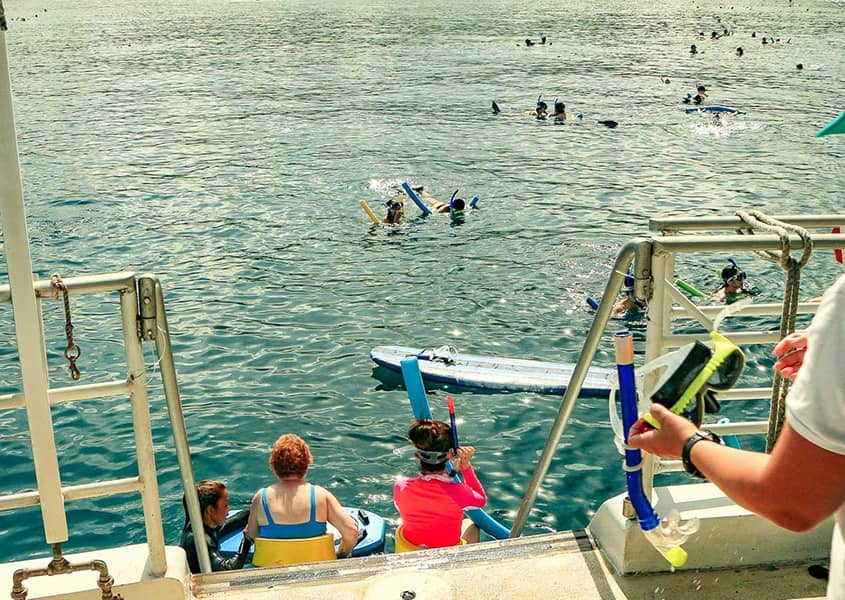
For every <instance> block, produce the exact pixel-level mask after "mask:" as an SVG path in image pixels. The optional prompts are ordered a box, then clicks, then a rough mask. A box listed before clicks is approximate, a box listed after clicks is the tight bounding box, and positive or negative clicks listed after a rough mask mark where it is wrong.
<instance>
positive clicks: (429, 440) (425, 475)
mask: <svg viewBox="0 0 845 600" xmlns="http://www.w3.org/2000/svg"><path fill="white" fill-rule="evenodd" d="M408 439H409V440H410V441H411V443H412V444H414V447H415V448H416V449H417V451H416V453H415V456H416V458H417V460H418V461H419V463H420V474H419V475H418V476H416V477H411V478H408V477H400V478H399V479H397V481H396V484H395V485H394V486H393V503H394V504H395V505H396V508H397V509H398V510H399V516H400V517H401V518H402V523H403V526H404V529H403V533H404V536H405V539H407V540H408V541H409V542H411V543H412V544H416V545H417V546H425V547H427V548H442V547H444V546H456V545H458V544H460V543H461V539H463V540H464V541H466V542H469V543H472V542H477V541H478V539H479V537H478V536H479V533H478V527H476V526H475V525H474V524H473V523H472V521H470V520H469V519H464V509H465V508H469V507H478V508H480V507H482V506H484V503H485V502H487V494H485V493H484V488H483V487H482V486H481V482H480V481H479V480H478V477H476V476H475V471H474V470H473V468H472V465H471V464H470V460H471V459H472V457H473V455H474V454H475V448H473V447H472V446H466V447H462V448H458V450H457V453H456V452H455V451H454V450H452V447H451V446H452V431H451V428H450V427H449V425H448V424H447V423H444V422H442V421H432V420H428V419H420V420H418V421H416V422H415V423H414V424H413V425H411V428H410V429H409V430H408ZM449 460H452V462H453V468H454V470H455V471H459V472H460V473H461V474H462V475H463V477H464V481H463V482H457V481H455V480H454V479H453V478H452V477H451V476H449V475H448V474H447V473H446V462H447V461H449Z"/></svg>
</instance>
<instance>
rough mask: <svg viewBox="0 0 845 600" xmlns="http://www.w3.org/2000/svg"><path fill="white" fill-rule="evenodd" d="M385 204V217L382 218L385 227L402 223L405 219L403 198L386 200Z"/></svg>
mask: <svg viewBox="0 0 845 600" xmlns="http://www.w3.org/2000/svg"><path fill="white" fill-rule="evenodd" d="M386 204H387V216H386V217H384V221H382V223H384V224H385V225H398V224H399V223H401V222H402V220H403V219H404V218H405V203H404V198H403V197H402V196H399V197H397V198H394V199H392V200H388V201H387V202H386Z"/></svg>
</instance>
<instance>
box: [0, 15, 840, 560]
mask: <svg viewBox="0 0 845 600" xmlns="http://www.w3.org/2000/svg"><path fill="white" fill-rule="evenodd" d="M4 4H5V6H6V12H7V18H9V25H10V28H9V32H8V33H7V36H6V39H7V44H8V51H9V59H10V65H11V70H12V73H11V75H12V84H13V90H14V94H15V103H16V117H17V127H18V143H19V147H20V155H21V167H22V171H23V180H24V192H25V198H26V202H27V207H28V208H27V210H28V219H29V229H30V237H31V240H32V254H33V262H34V268H35V270H36V272H37V273H38V274H39V276H41V277H49V275H50V274H51V273H52V272H54V271H59V272H61V274H62V275H63V276H65V277H68V276H74V275H83V274H91V273H98V272H107V271H118V270H134V271H137V272H139V273H140V272H145V271H151V272H154V273H156V274H158V275H159V276H160V277H161V278H162V280H163V284H164V288H165V294H166V298H167V301H168V304H167V306H168V318H169V323H170V327H171V333H172V336H173V344H174V347H173V350H174V353H175V358H176V366H177V370H178V372H179V375H180V383H181V391H182V397H183V402H184V405H185V418H186V422H187V427H188V432H189V436H190V442H191V446H192V450H193V454H194V468H195V472H196V476H197V478H198V479H202V478H218V479H223V480H224V481H226V483H227V484H228V485H229V487H230V489H231V490H232V494H233V505H234V504H242V505H245V504H246V502H248V500H249V498H250V497H251V495H252V493H253V492H254V491H255V490H256V489H257V488H259V487H260V486H262V485H265V484H267V483H268V482H270V481H271V480H272V476H271V472H270V470H269V468H268V465H267V455H268V449H269V446H270V444H271V443H272V442H273V440H275V438H276V437H277V436H278V435H280V434H282V433H286V432H295V433H298V434H299V435H301V436H303V437H304V438H305V439H307V440H308V441H309V443H310V444H311V447H312V451H313V453H314V456H315V461H316V463H315V465H314V466H313V468H312V471H311V475H310V477H311V479H312V481H314V482H317V483H320V484H322V485H325V486H326V487H328V488H329V489H331V490H332V491H333V492H334V493H335V494H336V495H337V496H338V498H339V499H340V500H341V502H342V503H344V504H346V505H350V506H361V507H366V508H369V509H370V510H373V511H375V512H377V513H380V514H382V515H384V516H385V517H388V518H389V519H391V520H395V519H396V516H397V515H396V512H395V509H394V508H393V506H392V502H391V495H392V482H393V479H394V478H395V476H396V475H397V474H400V473H411V472H412V471H413V466H414V461H413V458H412V455H411V453H410V452H409V449H408V447H407V445H406V443H405V442H404V437H403V436H404V432H405V431H406V429H407V427H408V425H409V422H410V411H409V409H408V403H407V399H406V395H405V392H404V389H403V388H402V387H401V385H400V383H399V381H398V379H397V378H396V377H390V376H387V375H385V374H383V373H381V372H378V371H377V372H375V373H374V371H373V364H372V363H371V362H370V360H369V358H368V352H369V350H370V349H371V348H372V347H373V346H376V345H380V344H403V345H412V346H420V347H433V346H439V345H442V344H450V345H453V346H456V347H457V348H459V349H461V350H464V351H467V352H473V353H479V354H490V355H500V356H518V357H527V358H541V359H548V360H557V361H567V362H574V361H575V360H576V359H577V356H578V353H579V351H580V348H581V344H582V342H583V337H584V335H585V333H586V332H587V330H588V328H589V326H590V323H591V319H592V314H591V313H590V312H589V311H588V310H587V308H586V305H585V303H584V298H585V296H586V295H587V294H593V295H595V294H598V293H600V291H601V290H602V289H603V287H604V282H605V280H606V278H607V276H608V274H609V270H610V268H611V264H612V261H613V259H614V258H615V255H616V253H617V252H618V250H619V248H620V246H621V245H622V244H623V243H624V242H625V241H627V240H628V239H630V238H631V237H633V236H636V235H641V234H643V233H645V232H646V231H647V222H648V217H649V216H653V215H657V214H667V213H668V214H675V215H682V214H689V215H717V214H732V213H733V212H734V211H735V210H736V209H738V208H745V209H752V208H754V209H760V210H763V211H764V212H768V213H770V214H777V213H825V212H842V211H843V208H845V202H843V196H842V181H843V170H842V165H843V160H842V159H843V155H845V146H843V141H842V140H841V139H838V138H836V137H829V138H824V139H816V138H814V137H813V135H814V133H815V132H816V131H817V130H818V129H819V128H820V127H821V126H822V125H824V124H825V123H826V122H828V121H829V120H830V119H832V118H833V117H834V116H835V115H836V114H838V113H839V112H841V110H842V109H843V106H842V101H841V94H840V92H841V90H842V89H843V88H844V87H845V86H843V83H845V64H843V60H842V51H841V49H842V43H843V33H842V32H843V30H845V29H844V28H843V25H845V4H843V2H841V1H833V0H812V1H803V0H802V1H792V2H786V1H782V0H778V1H769V2H762V1H758V0H755V1H750V2H749V1H743V2H734V3H728V2H721V1H709V0H702V1H696V2H692V1H681V0H669V1H668V2H660V3H656V2H639V1H638V2H630V1H627V0H626V1H622V0H607V1H604V2H594V1H590V0H576V1H575V2H572V3H568V4H567V5H566V6H565V7H562V6H561V5H560V4H559V3H555V2H549V1H547V0H540V1H538V2H531V3H525V2H515V1H513V0H480V1H478V2H472V3H469V2H452V1H448V0H431V1H420V0H415V1H413V2H403V3H398V2H393V1H389V0H341V1H334V0H333V1H329V0H308V1H305V0H286V1H284V2H278V1H234V2H225V1H220V0H208V1H203V2H192V1H187V2H185V1H181V0H180V1H178V2H177V1H175V0H167V1H164V0H159V1H153V2H145V3H140V2H134V1H133V2H130V1H128V0H109V1H105V0H80V1H78V2H69V1H57V2H50V3H48V2H44V1H40V0H39V1H34V0H6V2H5V3H4ZM724 28H728V29H729V30H730V31H731V32H732V35H730V36H728V37H725V38H721V39H718V40H716V41H710V40H709V39H699V37H698V35H697V34H698V33H699V32H704V33H705V34H707V35H706V36H705V37H709V32H710V31H721V30H722V29H724ZM752 32H755V33H756V37H754V38H752V37H751V35H752ZM542 35H545V36H547V38H548V40H549V41H550V42H551V44H550V45H547V46H545V47H533V48H526V47H525V46H524V44H523V42H522V40H524V39H525V38H533V39H534V40H537V39H538V38H539V37H540V36H542ZM763 36H766V37H770V36H774V37H776V38H780V39H781V43H779V44H773V45H766V46H764V45H762V44H761V39H762V37H763ZM693 43H695V44H696V45H697V46H698V48H699V50H700V53H699V54H698V55H696V56H691V55H690V53H689V46H690V44H693ZM739 46H741V47H743V48H744V50H745V53H744V55H743V56H742V57H741V58H740V57H737V56H736V54H735V48H736V47H739ZM798 63H801V64H803V65H804V69H803V70H800V71H799V70H798V69H796V65H797V64H798ZM666 79H668V83H665V81H666ZM699 83H700V84H703V85H705V86H706V87H707V90H708V93H709V94H710V98H709V100H710V101H711V102H713V103H718V104H727V105H732V106H735V107H737V108H739V109H741V110H743V111H745V112H746V113H747V114H745V115H740V116H737V117H735V118H733V119H730V120H729V121H728V122H726V123H725V124H722V125H718V124H714V123H713V122H712V121H711V120H710V119H708V118H706V117H704V116H700V115H685V114H684V113H682V112H681V111H680V110H679V107H680V103H679V100H680V98H681V97H683V96H684V95H685V94H686V93H687V92H689V91H692V90H694V89H695V86H696V85H697V84H699ZM540 94H542V95H543V97H544V98H545V99H546V101H547V102H549V104H550V105H551V101H552V100H553V99H554V98H555V97H559V98H560V99H562V100H563V101H564V102H565V103H566V105H567V110H570V111H573V112H583V113H584V119H583V121H578V122H572V123H569V122H567V123H565V124H554V123H552V122H538V121H536V120H534V119H531V118H527V117H525V116H524V115H523V112H524V111H527V110H531V109H532V108H533V107H534V103H535V102H536V99H537V96H538V95H540ZM493 100H495V101H496V102H497V103H498V104H499V106H500V107H501V108H502V111H503V112H502V114H500V115H498V116H494V115H492V114H491V111H490V104H491V102H492V101H493ZM606 119H612V120H615V121H617V122H618V123H619V126H618V127H617V128H615V129H608V128H606V127H604V126H602V125H600V124H598V123H597V121H598V120H606ZM405 179H408V180H411V181H413V182H416V183H419V184H424V185H425V186H426V188H427V189H428V190H429V191H430V192H431V193H432V194H434V195H435V196H439V197H441V198H448V197H449V195H450V194H451V193H452V192H453V191H454V190H455V189H459V190H460V195H461V196H463V197H465V198H469V197H470V196H472V195H473V194H478V195H479V196H480V198H481V201H480V203H479V209H478V210H477V211H473V212H471V213H469V214H468V215H467V217H466V219H465V221H464V222H463V223H461V224H458V225H452V224H450V222H449V220H448V218H447V217H444V216H442V215H441V216H437V215H435V216H433V217H431V218H428V219H419V218H417V217H416V211H415V209H412V207H411V206H408V209H407V210H408V213H409V215H410V216H411V217H412V218H411V221H410V223H409V224H408V225H407V226H406V227H403V228H399V229H394V230H387V229H385V228H381V227H372V226H370V224H369V220H368V218H367V216H366V215H365V214H364V212H363V211H362V210H361V208H360V207H359V205H358V200H359V199H360V198H365V199H366V200H367V201H368V202H369V204H370V205H371V206H373V208H374V209H375V210H376V212H378V213H380V214H383V212H384V207H383V204H382V203H383V202H384V200H386V199H387V198H388V197H389V195H390V193H391V192H390V189H391V186H395V185H396V184H397V183H398V182H401V181H402V180H405ZM737 258H738V259H739V260H740V262H741V265H742V266H743V267H744V268H745V269H746V270H747V271H748V272H749V274H750V277H751V279H752V280H753V282H754V283H756V284H757V285H758V286H760V287H761V288H762V289H764V290H765V291H767V293H768V294H769V295H771V296H772V297H777V296H778V293H779V292H778V290H779V289H780V287H781V286H782V275H781V274H780V272H779V268H778V267H777V266H774V265H772V264H770V263H766V262H763V261H762V260H760V259H757V258H755V257H752V256H742V257H737ZM726 259H727V256H725V255H713V256H696V257H693V258H689V259H686V260H684V261H681V262H679V264H678V275H680V276H681V277H683V278H684V279H686V280H688V281H690V282H693V283H694V284H696V285H697V286H699V287H702V288H709V289H712V288H715V287H716V285H717V275H716V274H717V272H718V270H719V269H720V268H721V267H722V266H723V265H724V264H725V261H726ZM839 271H840V267H839V266H838V265H837V264H836V263H835V262H834V261H833V260H832V258H831V257H829V256H828V257H824V256H819V257H818V258H817V260H814V261H813V262H812V263H811V265H810V267H808V269H807V271H806V273H805V275H804V278H803V283H804V286H805V292H806V294H807V295H816V294H818V293H820V292H821V291H822V290H823V289H824V288H825V287H826V285H828V284H829V283H830V282H831V281H832V280H833V278H834V276H835V275H836V273H838V272H839ZM4 279H5V276H4ZM73 310H74V325H75V326H76V329H75V336H76V340H77V342H78V343H79V345H80V346H81V347H82V349H83V356H82V358H81V360H80V363H79V366H80V368H81V369H82V372H83V381H84V382H93V381H100V380H106V379H110V378H114V377H120V376H121V373H122V371H121V368H120V366H119V364H118V363H117V357H118V356H119V354H118V353H119V351H120V346H119V339H120V334H119V331H118V328H117V326H118V322H119V321H118V313H117V309H116V305H115V304H114V303H112V304H111V305H104V304H103V303H101V302H100V299H96V300H94V299H88V298H86V299H74V301H73ZM44 311H45V319H46V321H47V326H48V332H47V337H48V341H47V347H48V355H49V359H50V366H51V379H52V382H53V385H69V384H70V383H71V382H70V379H69V377H68V374H67V369H66V367H65V365H64V363H63V360H62V356H61V354H62V350H63V349H64V344H65V342H64V338H63V320H62V318H63V316H62V308H61V304H60V303H55V302H47V303H45V305H44ZM768 324H769V325H771V326H772V327H774V326H775V325H776V322H774V321H772V320H771V319H770V321H769V322H768ZM0 331H1V332H2V333H0V340H3V341H2V342H1V343H0V356H2V361H1V362H0V386H2V389H3V390H4V391H12V390H17V389H19V386H20V383H19V373H18V367H17V361H16V353H15V348H14V329H13V326H12V323H11V310H9V307H8V305H7V306H6V307H5V308H4V309H3V319H2V321H1V322H0ZM768 351H769V349H768V348H765V347H754V348H750V349H749V352H750V367H749V369H748V371H749V373H748V377H749V380H750V381H752V382H753V381H754V380H755V379H759V380H764V379H765V377H766V373H767V372H768V370H769V368H770V367H771V364H772V360H771V359H770V358H769V356H768ZM147 361H148V364H149V365H150V368H149V372H148V377H149V380H150V392H151V400H152V414H153V426H154V436H155V443H156V459H157V465H158V470H159V485H160V488H161V494H162V504H163V505H162V510H163V516H164V520H165V528H166V537H167V540H168V541H169V542H171V543H172V542H175V541H176V540H177V539H178V533H179V528H180V525H181V522H182V518H183V517H182V509H181V505H180V501H179V500H180V497H181V489H180V483H179V478H178V473H177V467H176V459H175V455H174V451H173V443H172V440H171V438H170V434H169V432H168V429H167V414H166V408H165V406H164V401H163V395H162V391H161V386H160V383H159V380H158V377H157V373H156V369H155V361H156V357H155V356H154V354H153V353H152V352H151V351H148V354H147ZM598 361H599V362H600V363H603V364H610V363H611V361H612V353H611V345H610V340H609V336H608V339H606V340H605V341H604V342H603V344H602V347H601V350H600V353H599V356H598ZM374 375H377V377H376V376H374ZM451 391H452V392H453V393H454V394H455V397H456V402H457V406H458V413H459V423H460V433H461V437H462V440H463V441H464V443H466V444H473V445H475V446H476V448H477V457H476V461H475V462H476V465H477V467H478V471H479V474H480V477H481V479H482V481H483V483H484V484H485V486H486V489H487V491H488V493H489V497H490V501H489V505H488V509H489V512H490V513H491V514H493V515H494V516H496V517H498V518H499V519H501V520H502V521H504V522H505V523H508V524H509V523H510V522H511V520H512V518H513V516H514V514H515V512H516V510H517V508H518V506H519V503H520V500H521V498H522V495H523V493H524V491H525V488H526V486H527V484H528V481H529V479H530V477H531V474H532V472H533V469H534V463H535V461H536V459H537V457H538V455H539V453H540V451H541V449H542V446H543V443H544V441H545V437H546V435H547V433H548V430H549V427H550V425H551V422H552V419H553V418H554V415H555V413H556V410H557V406H558V403H559V398H556V397H550V396H542V395H538V394H530V393H510V394H505V393H482V392H480V391H478V390H451ZM446 393H447V390H445V389H444V388H435V389H433V390H432V395H431V399H432V403H433V405H434V410H435V414H436V415H437V416H440V417H441V418H445V415H446V412H445V396H446ZM725 410H726V413H727V414H728V415H729V416H732V417H734V418H735V419H736V418H745V417H749V416H754V417H760V416H761V415H763V414H765V410H766V407H765V406H764V405H763V406H761V405H754V404H751V403H742V405H741V406H729V407H726V408H725ZM53 415H54V419H55V421H56V423H57V432H56V440H57V445H58V448H59V452H60V465H61V468H62V479H63V482H64V483H66V484H73V483H83V482H86V481H91V480H97V479H105V478H117V477H126V476H130V475H132V474H133V473H134V472H135V467H134V463H133V458H132V456H131V454H129V453H128V451H127V449H128V448H131V447H132V445H133V441H132V440H133V438H132V433H131V425H130V424H129V422H128V420H127V417H128V408H127V405H126V403H125V402H120V401H113V400H110V401H93V402H88V403H74V404H66V405H61V406H57V407H55V408H54V409H53ZM0 423H2V428H0V462H2V476H0V492H2V493H11V492H16V491H21V490H25V489H32V488H33V486H34V474H33V469H32V466H31V453H30V450H29V446H28V433H27V428H26V419H25V414H24V413H23V411H6V412H2V413H0ZM751 444H752V446H753V444H754V442H751ZM674 477H679V476H674ZM679 480H680V479H679ZM623 486H624V478H623V476H622V472H621V470H620V469H619V457H618V455H617V454H616V451H615V449H614V448H613V444H612V441H611V435H610V432H609V425H608V416H607V410H606V402H605V401H603V400H600V399H583V400H582V401H580V402H579V404H578V406H577V407H576V408H575V411H574V414H573V418H572V420H571V422H570V424H569V426H568V427H567V430H566V435H565V436H564V438H563V440H562V443H561V445H560V448H559V451H558V453H557V455H556V457H555V459H554V461H553V462H552V465H551V469H550V472H549V475H548V477H547V478H546V480H545V482H544V486H543V489H542V491H541V492H540V495H539V498H538V500H537V503H536V505H535V509H534V511H533V512H532V513H531V516H530V519H529V523H528V527H527V529H526V533H527V534H531V533H536V532H545V531H550V530H560V529H570V528H579V527H583V526H585V525H586V524H587V522H588V520H589V518H590V516H591V514H592V512H593V511H595V509H596V508H597V507H598V506H599V504H600V502H601V500H602V499H604V498H606V497H608V496H611V495H613V494H616V493H618V492H620V491H622V489H623ZM138 504H139V503H138V501H137V497H135V496H121V497H115V498H109V499H100V500H96V501H93V500H92V501H79V502H71V503H68V505H67V509H68V519H69V523H70V527H71V531H72V535H71V539H70V541H69V543H68V544H67V548H69V549H72V550H85V549H91V548H96V547H100V546H104V545H106V546H111V545H118V544H122V543H127V542H138V541H141V540H142V539H143V535H144V534H143V523H142V521H141V519H140V510H139V508H138ZM0 539H2V540H3V541H4V557H6V559H7V560H12V559H15V558H21V557H26V556H31V555H35V554H43V553H44V552H46V547H45V546H44V542H43V533H42V531H41V527H40V520H39V513H38V511H37V509H26V510H23V511H18V512H16V513H14V514H9V513H2V514H0Z"/></svg>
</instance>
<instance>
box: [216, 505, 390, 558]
mask: <svg viewBox="0 0 845 600" xmlns="http://www.w3.org/2000/svg"><path fill="white" fill-rule="evenodd" d="M343 510H345V511H346V512H347V514H349V516H351V517H352V518H353V519H355V521H356V522H357V523H358V543H357V544H356V545H355V547H354V548H353V549H352V556H367V555H369V554H375V553H376V552H384V533H385V523H384V519H383V518H381V517H380V516H379V515H377V514H376V513H374V512H370V511H368V510H364V509H363V508H349V507H346V506H344V507H343ZM244 513H245V514H244ZM246 516H249V509H244V510H242V511H239V512H238V513H236V514H235V515H234V516H230V517H229V518H228V519H227V521H226V522H227V524H228V523H237V524H238V525H239V526H235V527H231V528H227V527H226V525H224V526H223V533H222V534H221V535H220V553H221V554H222V555H223V556H234V555H235V554H237V553H238V548H240V546H241V541H242V540H243V537H244V531H243V528H244V527H245V526H246V518H244V517H246ZM239 517H241V518H243V521H241V520H240V518H239ZM241 523H242V524H241ZM326 529H327V530H328V532H329V533H331V534H332V535H333V536H334V546H335V549H337V548H338V547H339V546H340V541H341V535H340V532H339V531H338V530H337V529H335V528H334V527H333V526H332V524H331V523H326ZM254 551H255V547H254V546H253V548H252V549H250V551H249V556H250V558H252V554H253V552H254Z"/></svg>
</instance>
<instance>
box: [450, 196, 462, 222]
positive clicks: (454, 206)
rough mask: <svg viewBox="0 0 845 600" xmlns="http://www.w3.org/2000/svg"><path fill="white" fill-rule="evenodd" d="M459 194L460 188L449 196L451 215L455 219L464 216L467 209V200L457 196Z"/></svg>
mask: <svg viewBox="0 0 845 600" xmlns="http://www.w3.org/2000/svg"><path fill="white" fill-rule="evenodd" d="M457 195H458V190H455V191H454V192H452V197H451V198H449V215H450V216H451V217H452V218H453V219H458V218H461V217H463V216H464V210H465V209H466V202H465V201H464V199H463V198H456V197H455V196H457Z"/></svg>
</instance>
